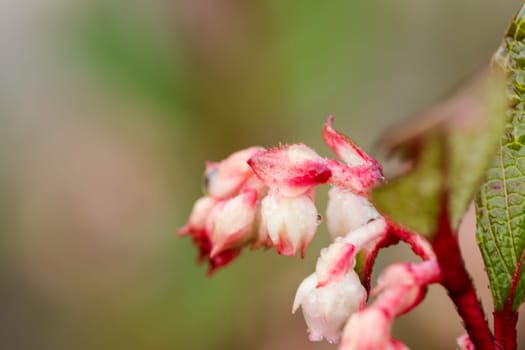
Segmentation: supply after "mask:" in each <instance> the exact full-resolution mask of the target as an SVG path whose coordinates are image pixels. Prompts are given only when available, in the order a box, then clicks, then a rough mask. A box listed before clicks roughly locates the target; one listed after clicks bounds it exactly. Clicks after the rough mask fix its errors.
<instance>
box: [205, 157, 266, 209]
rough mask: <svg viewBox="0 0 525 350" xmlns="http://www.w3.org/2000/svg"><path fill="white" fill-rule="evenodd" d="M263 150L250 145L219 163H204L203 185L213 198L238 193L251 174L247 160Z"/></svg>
mask: <svg viewBox="0 0 525 350" xmlns="http://www.w3.org/2000/svg"><path fill="white" fill-rule="evenodd" d="M262 151H264V148H261V147H250V148H246V149H244V150H241V151H237V152H235V153H232V154H231V155H230V156H229V157H228V158H226V159H224V160H223V161H221V162H219V163H214V162H208V163H207V164H206V178H205V186H206V190H207V191H208V193H209V194H210V195H211V196H212V197H215V198H220V199H226V198H228V197H232V196H234V195H235V194H236V193H238V191H239V189H240V188H241V186H242V185H243V184H244V183H245V182H246V181H247V180H248V179H249V178H250V176H252V175H253V171H252V169H251V168H250V166H249V165H248V163H247V161H248V159H250V158H251V157H253V156H254V155H255V154H257V153H259V152H262Z"/></svg>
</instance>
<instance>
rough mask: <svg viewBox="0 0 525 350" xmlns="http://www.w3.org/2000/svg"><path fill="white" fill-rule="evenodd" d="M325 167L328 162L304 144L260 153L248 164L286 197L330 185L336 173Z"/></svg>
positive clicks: (264, 180)
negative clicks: (333, 173) (330, 180)
mask: <svg viewBox="0 0 525 350" xmlns="http://www.w3.org/2000/svg"><path fill="white" fill-rule="evenodd" d="M325 163H326V161H325V159H323V158H322V157H321V156H319V155H318V154H317V153H315V151H314V150H312V149H311V148H309V147H307V146H305V145H303V144H295V145H287V146H282V147H280V148H274V149H270V150H268V151H265V152H260V153H257V154H256V155H254V156H253V157H251V158H250V160H249V161H248V164H250V166H251V167H252V169H253V171H254V172H255V174H257V176H258V177H259V178H260V179H261V180H262V181H263V182H264V183H265V184H266V185H267V186H268V187H270V188H271V189H272V190H273V191H277V192H279V193H280V195H282V196H286V197H294V196H298V195H301V194H304V193H306V192H308V191H310V190H311V189H312V188H313V187H314V186H316V185H319V184H324V183H326V182H328V180H329V179H330V176H331V175H332V173H331V171H330V169H329V168H328V167H327V166H326V164H325Z"/></svg>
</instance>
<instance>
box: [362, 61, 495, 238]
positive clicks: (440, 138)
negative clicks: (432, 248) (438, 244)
mask: <svg viewBox="0 0 525 350" xmlns="http://www.w3.org/2000/svg"><path fill="white" fill-rule="evenodd" d="M504 92H505V88H504V85H503V79H502V77H501V74H499V73H497V72H489V70H484V71H481V72H478V73H477V74H476V75H475V76H474V77H472V78H471V79H470V80H469V81H468V82H467V83H466V84H465V85H463V86H462V87H461V88H460V89H459V90H457V92H456V93H455V94H453V95H452V96H451V97H450V98H449V99H447V100H446V101H444V102H443V103H441V104H438V105H436V106H434V107H432V108H430V109H429V110H428V111H425V112H424V113H421V114H419V115H417V116H416V118H413V119H411V120H409V121H408V122H405V123H403V124H401V125H400V126H397V127H396V128H394V129H393V130H391V131H390V132H389V133H388V137H386V138H385V139H384V140H383V144H384V145H385V147H386V149H387V150H388V153H389V154H398V155H401V156H402V157H403V158H404V159H405V160H407V161H408V162H407V163H408V164H409V165H411V168H410V170H409V171H408V172H407V173H405V174H403V175H402V176H399V177H397V178H394V179H393V180H391V181H389V182H387V183H386V184H384V185H382V186H380V187H378V188H376V189H374V190H373V192H372V200H373V201H374V204H375V205H376V206H377V208H378V209H379V210H380V211H381V212H382V213H383V214H385V215H387V216H388V217H390V218H391V219H393V220H394V221H396V222H397V223H399V224H401V225H403V226H405V227H407V228H408V229H410V230H412V231H414V232H417V233H419V234H422V235H424V236H427V237H429V238H432V237H433V236H434V234H435V233H436V228H437V220H438V216H439V214H440V213H441V212H442V211H443V210H446V211H447V213H448V215H449V218H450V221H451V222H450V223H451V226H452V228H453V229H454V230H456V229H457V227H458V226H459V224H460V221H461V219H462V217H463V215H464V213H465V211H466V210H467V208H468V206H469V204H470V203H471V201H472V199H473V197H474V196H475V194H476V193H477V191H478V189H479V185H480V183H481V181H482V180H483V176H484V172H485V169H486V168H487V166H488V165H489V162H490V160H491V159H492V157H493V155H494V151H495V149H496V146H497V142H498V140H499V137H500V135H501V133H502V131H503V124H504V113H505V95H504Z"/></svg>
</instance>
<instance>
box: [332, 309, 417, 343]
mask: <svg viewBox="0 0 525 350" xmlns="http://www.w3.org/2000/svg"><path fill="white" fill-rule="evenodd" d="M391 326H392V318H390V317H389V316H388V315H387V314H385V313H384V312H383V311H382V310H380V309H377V308H368V309H364V310H363V311H360V312H358V313H354V314H353V315H352V316H351V317H350V319H349V320H348V323H347V324H346V326H345V328H344V331H343V340H342V341H341V346H340V347H339V350H403V349H408V348H407V347H406V346H405V345H404V344H403V343H401V342H399V341H398V340H395V339H392V338H391V336H390V329H391Z"/></svg>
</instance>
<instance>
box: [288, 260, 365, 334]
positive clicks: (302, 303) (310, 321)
mask: <svg viewBox="0 0 525 350" xmlns="http://www.w3.org/2000/svg"><path fill="white" fill-rule="evenodd" d="M365 301H366V291H365V289H364V288H363V286H362V285H361V282H360V281H359V277H358V276H357V274H356V273H355V272H354V271H353V270H350V271H348V272H347V273H346V274H345V275H343V276H342V277H341V278H340V279H339V280H337V281H334V282H332V283H329V284H326V285H324V286H318V280H317V276H316V274H315V273H313V274H311V275H310V276H308V277H307V278H306V279H305V280H304V281H303V282H302V283H301V284H300V285H299V288H298V289H297V294H296V296H295V300H294V304H293V312H295V311H297V309H298V308H299V307H301V308H302V310H303V315H304V319H305V321H306V324H307V326H308V333H309V339H310V340H311V341H321V340H323V338H325V339H326V340H327V341H328V342H330V343H337V342H338V341H339V338H340V336H341V331H342V329H343V326H344V324H345V323H346V321H347V320H348V317H350V315H351V314H353V313H354V312H356V311H358V310H359V309H360V308H362V307H363V305H364V303H365Z"/></svg>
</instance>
